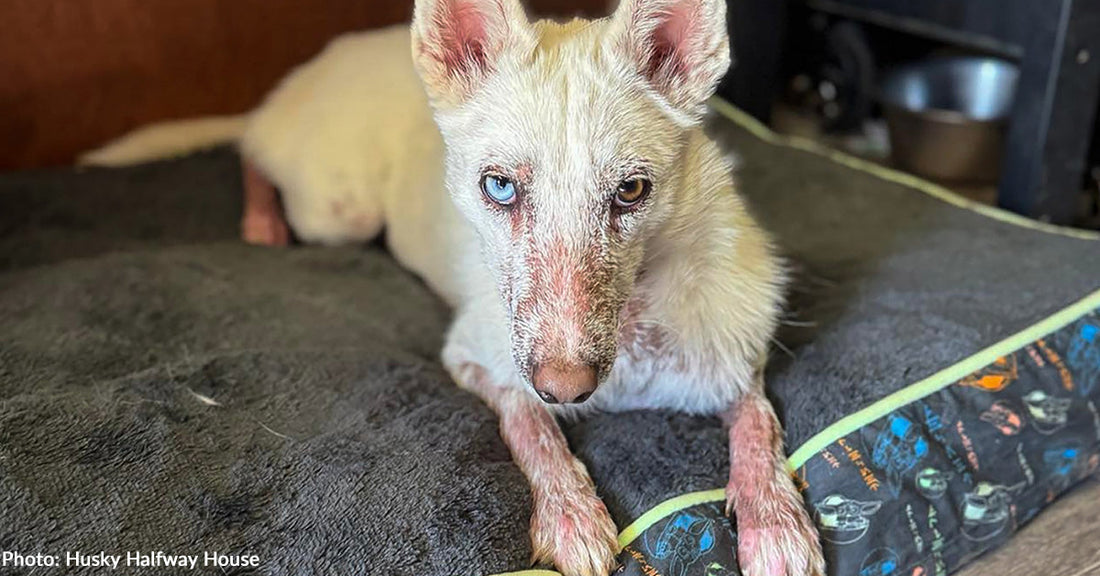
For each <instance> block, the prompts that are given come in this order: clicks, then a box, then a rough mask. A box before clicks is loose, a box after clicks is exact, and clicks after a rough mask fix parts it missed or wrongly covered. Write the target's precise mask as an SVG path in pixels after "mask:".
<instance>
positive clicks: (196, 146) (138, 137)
mask: <svg viewBox="0 0 1100 576" xmlns="http://www.w3.org/2000/svg"><path fill="white" fill-rule="evenodd" d="M247 122H248V116H246V115H239V116H210V117H207V118H195V119H191V120H175V121H170V122H158V123H156V124H150V125H148V126H143V127H141V128H138V129H137V130H134V131H133V132H130V133H129V134H126V135H125V136H122V137H120V138H118V139H117V140H112V141H110V142H108V143H107V144H104V145H103V146H101V147H99V148H96V149H95V150H91V151H89V152H85V153H83V154H81V155H80V156H79V157H78V158H77V164H81V165H85V166H129V165H132V164H140V163H142V162H151V161H153V160H161V159H165V158H173V157H176V156H183V155H184V154H187V153H190V152H194V151H196V150H202V149H204V148H212V147H214V146H217V145H219V144H226V143H229V142H236V141H238V140H240V138H241V134H242V133H244V129H245V125H246V123H247Z"/></svg>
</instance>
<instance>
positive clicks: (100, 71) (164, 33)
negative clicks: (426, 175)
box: [0, 0, 607, 170]
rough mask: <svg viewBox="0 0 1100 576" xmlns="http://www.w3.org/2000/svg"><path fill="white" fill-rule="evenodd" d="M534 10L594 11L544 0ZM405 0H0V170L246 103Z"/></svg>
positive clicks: (53, 160)
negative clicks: (331, 43)
mask: <svg viewBox="0 0 1100 576" xmlns="http://www.w3.org/2000/svg"><path fill="white" fill-rule="evenodd" d="M531 5H532V7H533V10H532V11H533V12H534V13H536V14H551V15H557V16H570V15H573V14H577V13H584V14H589V15H592V14H596V15H600V14H603V13H604V12H605V10H606V8H607V0H542V1H536V2H532V3H531ZM411 11H412V2H411V0H396V1H389V0H155V1H151V0H3V1H2V2H0V22H3V25H2V32H0V170H3V169H12V168H27V167H37V166H48V165H56V164H64V163H67V162H70V161H71V160H72V157H73V155H74V154H76V153H77V152H79V151H82V150H86V149H88V148H89V147H92V146H95V145H96V144H98V143H101V142H103V141H105V140H106V139H108V138H111V137H114V136H117V135H119V134H122V133H123V132H125V131H126V130H129V129H131V128H133V127H135V126H139V125H141V124H144V123H147V122H151V121H154V120H158V119H163V118H179V117H188V116H195V115H202V114H215V113H232V112H240V111H244V110H247V109H248V108H250V107H251V106H253V105H254V104H255V103H256V102H257V101H258V100H259V98H260V97H261V96H262V95H263V94H264V93H265V92H266V91H267V90H268V89H269V88H270V87H271V86H272V85H273V84H274V82H275V81H276V80H278V79H279V78H280V77H281V76H282V75H283V74H285V73H286V71H287V70H288V69H289V68H290V67H292V66H293V65H295V64H297V63H299V62H302V61H304V60H306V59H308V58H309V57H310V56H312V55H313V54H315V53H316V52H317V51H318V50H319V49H320V48H321V47H322V46H323V45H324V43H325V42H326V41H327V40H328V39H329V38H331V37H333V36H335V35H337V34H340V33H343V32H347V31H351V30H360V29H366V28H375V27H379V26H385V25H389V24H393V23H397V22H403V21H407V20H408V18H409V15H410V14H411Z"/></svg>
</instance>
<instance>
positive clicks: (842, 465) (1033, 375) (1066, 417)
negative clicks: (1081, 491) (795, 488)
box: [797, 311, 1100, 576]
mask: <svg viewBox="0 0 1100 576" xmlns="http://www.w3.org/2000/svg"><path fill="white" fill-rule="evenodd" d="M1098 327H1100V313H1098V312H1096V311H1094V312H1092V313H1090V314H1088V315H1086V316H1084V317H1082V318H1080V319H1078V320H1076V321H1075V322H1073V323H1072V324H1070V325H1068V326H1066V327H1064V328H1062V329H1060V330H1058V331H1056V332H1054V333H1052V334H1050V335H1048V336H1046V337H1045V338H1042V339H1039V340H1036V341H1034V342H1032V343H1030V344H1028V345H1027V346H1025V347H1024V348H1022V349H1020V350H1017V351H1015V352H1013V353H1012V354H1010V355H1007V356H1004V357H1001V358H998V359H997V360H996V361H995V362H993V363H992V364H990V365H988V366H986V367H985V368H983V369H981V370H979V371H978V372H975V373H973V374H971V375H969V376H967V377H966V378H963V379H962V380H960V381H958V382H957V383H955V384H953V385H951V386H948V387H947V388H944V389H942V390H940V391H939V392H936V393H934V394H932V395H930V396H927V397H925V398H922V399H920V400H918V401H916V402H913V403H911V404H908V405H905V406H901V407H899V408H898V409H897V410H895V411H893V412H891V413H890V414H889V415H888V416H886V417H885V418H882V419H879V420H878V421H876V422H874V423H873V424H871V425H868V426H864V427H862V428H861V429H859V430H857V431H855V432H853V433H851V434H847V435H845V436H844V437H843V438H840V439H838V440H837V441H836V442H834V443H833V444H831V445H830V446H829V447H828V448H826V449H825V450H823V451H821V452H820V453H819V454H817V455H815V456H814V457H812V458H811V459H810V460H809V461H807V462H806V464H805V465H804V466H802V467H801V468H799V470H798V471H797V476H798V477H800V478H802V479H804V486H805V490H804V492H805V494H806V496H807V500H808V502H809V503H810V506H811V508H812V509H813V511H814V518H815V520H816V521H817V524H818V528H819V530H820V533H821V537H822V540H823V541H824V543H825V549H826V553H827V555H828V558H829V561H830V563H831V565H832V567H833V568H832V570H833V573H835V574H858V575H859V576H894V575H897V576H902V575H904V576H924V575H943V574H947V573H949V572H950V571H952V570H953V569H954V568H956V567H958V566H960V565H962V564H963V563H965V562H966V561H967V560H968V559H970V558H973V557H975V556H977V555H978V554H980V553H982V552H984V551H986V550H989V549H991V548H993V547H995V546H997V545H998V544H1000V543H1001V542H1003V541H1004V540H1006V539H1007V538H1008V537H1009V536H1011V534H1012V533H1013V532H1014V531H1015V530H1016V529H1017V528H1018V527H1019V526H1020V525H1021V524H1023V523H1025V522H1027V521H1028V520H1030V519H1031V518H1032V517H1034V516H1035V515H1036V514H1037V513H1038V512H1039V510H1041V509H1042V508H1043V507H1044V506H1045V505H1046V504H1048V503H1049V502H1050V501H1052V500H1053V499H1054V498H1055V497H1057V496H1058V495H1059V494H1060V493H1062V492H1063V491H1065V490H1066V489H1067V488H1069V487H1070V486H1072V485H1073V484H1074V483H1075V482H1077V481H1078V480H1081V479H1083V478H1084V477H1085V476H1087V475H1088V474H1091V473H1093V472H1094V471H1096V469H1097V466H1098V465H1100V414H1098V412H1097V405H1098V404H1100V390H1098V388H1100V387H1098V386H1097V372H1096V369H1097V367H1098V366H1100V356H1097V352H1098V351H1100V338H1096V335H1097V332H1098Z"/></svg>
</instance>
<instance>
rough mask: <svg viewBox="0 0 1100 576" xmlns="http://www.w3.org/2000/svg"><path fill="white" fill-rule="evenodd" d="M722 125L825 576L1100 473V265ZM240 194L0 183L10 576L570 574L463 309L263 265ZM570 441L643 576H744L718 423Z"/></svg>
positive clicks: (308, 260) (948, 549) (148, 178)
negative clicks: (749, 219) (779, 307)
mask: <svg viewBox="0 0 1100 576" xmlns="http://www.w3.org/2000/svg"><path fill="white" fill-rule="evenodd" d="M715 106H716V108H718V109H719V111H720V112H722V114H721V115H717V114H716V115H715V116H714V117H713V118H712V119H711V121H710V126H709V128H710V130H711V131H712V133H713V134H714V135H715V136H716V137H717V138H719V139H720V140H721V141H722V142H723V144H724V145H726V146H728V147H729V148H730V149H731V150H734V151H736V153H737V154H738V155H739V156H740V158H741V162H740V166H741V167H740V182H741V189H742V191H743V192H744V194H746V196H748V198H749V200H750V202H751V204H752V206H753V209H754V212H755V213H756V214H757V216H758V217H759V218H760V220H761V221H762V222H763V223H764V225H765V226H766V227H768V228H769V229H770V230H772V231H773V232H774V233H775V235H776V237H777V239H778V241H779V244H780V246H781V247H782V250H783V252H784V254H785V255H786V256H787V258H788V259H789V262H790V265H791V269H792V272H793V275H794V278H795V282H794V285H793V286H792V291H791V295H790V296H791V307H790V312H789V314H788V315H787V317H786V318H785V321H784V328H783V330H782V331H781V333H780V334H779V335H778V337H777V339H776V340H777V345H776V349H775V351H774V353H773V357H772V361H771V362H770V364H769V369H768V380H769V387H770V393H771V395H772V397H773V400H774V401H775V402H776V404H777V406H778V408H779V411H780V416H781V418H782V419H783V421H784V424H785V426H786V428H787V444H788V446H789V447H790V449H791V452H792V454H791V462H790V463H791V468H792V475H793V477H794V478H795V481H796V482H798V484H799V486H800V488H801V490H802V491H803V494H804V495H805V498H806V503H807V506H808V507H809V509H810V511H811V513H812V514H813V516H814V518H815V520H816V522H817V523H818V526H819V529H820V530H821V535H822V539H823V542H824V545H825V549H826V553H827V556H828V560H829V564H830V573H831V574H834V575H849V574H852V575H855V574H858V575H860V576H889V575H895V574H896V575H903V574H904V575H906V576H915V575H932V574H937V575H939V574H946V573H949V572H951V571H953V570H955V569H956V568H958V567H960V566H962V565H963V564H965V563H966V562H967V561H968V560H970V559H972V558H974V557H975V556H976V555H978V554H980V553H982V552H984V551H986V550H989V549H991V548H993V547H996V546H997V545H999V544H1000V543H1002V542H1004V541H1005V539H1007V538H1009V537H1010V535H1011V534H1012V533H1013V532H1014V531H1015V530H1016V529H1017V528H1018V527H1019V526H1020V525H1021V524H1023V523H1024V522H1026V521H1027V520H1028V519H1030V518H1031V517H1033V516H1034V515H1035V514H1036V513H1037V512H1038V511H1039V510H1041V509H1042V507H1043V506H1045V505H1046V504H1048V503H1049V502H1050V501H1051V500H1053V499H1054V498H1055V497H1057V496H1058V495H1059V494H1061V493H1062V492H1064V491H1065V490H1067V489H1069V488H1070V487H1071V486H1072V485H1073V484H1075V483H1076V482H1077V481H1079V480H1080V479H1081V478H1083V477H1084V476H1085V475H1087V474H1088V473H1090V471H1092V470H1093V469H1094V468H1095V467H1096V465H1097V459H1098V457H1100V456H1098V454H1100V415H1098V414H1097V405H1098V404H1100V316H1098V315H1097V312H1096V310H1097V308H1100V295H1098V293H1097V290H1098V289H1100V243H1098V242H1097V241H1096V238H1094V237H1093V236H1092V235H1090V234H1088V233H1084V232H1075V231H1070V230H1065V229H1061V228H1054V227H1049V226H1044V225H1041V224H1036V223H1030V222H1028V221H1025V220H1022V219H1019V218H1016V217H1013V216H1010V215H1006V214H1004V213H1002V212H999V211H996V210H994V209H989V208H983V207H977V206H973V205H971V204H970V203H968V202H966V201H963V200H961V199H958V198H957V197H954V196H952V195H950V194H949V193H947V192H945V191H943V190H942V189H939V188H936V187H933V186H930V185H927V184H925V183H922V182H919V181H917V180H915V179H911V178H908V177H905V176H903V175H900V174H897V173H894V172H890V171H885V170H881V169H875V168H873V167H870V166H867V165H866V164H865V163H863V162H861V161H858V160H855V159H852V158H850V157H847V156H844V155H841V154H838V153H832V152H827V151H824V150H820V149H817V148H816V147H815V146H813V145H811V144H809V143H807V142H804V141H799V140H790V139H785V138H781V137H779V136H776V135H774V134H772V133H770V132H768V131H767V130H766V129H764V128H763V127H761V126H759V125H756V124H754V123H753V122H752V121H751V120H749V119H747V118H745V117H743V115H741V114H740V113H739V112H737V111H736V110H734V109H732V108H730V107H728V105H726V104H724V103H722V102H720V101H717V102H716V103H715ZM239 181H240V177H239V169H238V163H237V158H236V156H235V154H234V153H233V152H232V151H231V150H217V151H212V152H208V153H202V154H198V155H195V156H192V157H188V158H183V159H179V160H174V161H168V162H161V163H156V164H150V165H146V166H140V167H135V168H132V169H124V170H87V171H78V170H55V171H48V172H38V173H24V174H9V175H4V176H0V230H3V231H4V234H2V235H0V319H2V323H0V518H3V522H0V548H2V549H3V550H6V551H15V552H18V553H20V554H23V555H29V554H35V553H41V554H44V555H47V556H52V557H54V558H55V562H57V563H58V564H59V565H60V566H65V565H66V564H68V568H67V569H66V573H76V574H81V573H87V574H100V573H103V571H102V569H99V568H87V567H82V565H80V564H79V558H75V559H74V557H73V554H75V553H77V552H80V553H82V554H87V555H91V554H97V553H99V552H104V553H106V554H116V555H120V556H121V558H120V564H121V568H120V571H121V572H122V573H148V570H149V565H147V564H141V562H143V561H147V562H160V561H161V560H160V559H161V558H163V557H165V556H170V555H195V556H196V557H197V559H196V561H197V563H198V565H199V567H200V568H201V567H203V566H204V563H206V564H205V566H206V569H209V570H217V569H220V570H221V571H223V572H224V573H227V574H252V573H255V574H279V575H282V574H304V573H315V574H327V575H339V574H363V573H366V574H410V575H417V576H423V575H435V574H440V575H443V574H447V575H450V574H462V575H481V574H499V573H506V572H510V571H511V572H516V571H519V572H523V573H529V574H535V573H547V574H550V573H552V572H549V571H544V570H527V568H528V567H529V558H530V554H531V550H530V543H529V541H528V537H527V520H528V517H529V514H530V495H529V493H528V490H527V487H526V484H525V481H524V478H523V476H522V475H521V474H520V472H519V471H518V469H516V467H515V466H514V465H513V464H512V463H511V460H510V458H509V454H508V451H507V449H506V448H505V447H504V445H503V443H502V442H501V441H500V439H499V437H498V435H497V430H496V420H495V418H494V417H493V415H492V413H491V412H490V411H489V410H488V409H487V408H486V407H484V406H483V405H481V404H480V403H479V402H478V401H477V400H476V398H474V397H473V396H471V395H469V394H467V393H465V392H463V391H461V390H459V389H458V388H456V387H455V386H454V385H453V384H452V383H450V381H449V380H448V378H447V376H446V373H445V372H444V371H443V369H442V367H441V366H440V364H439V362H438V358H437V356H438V351H439V349H440V346H441V342H442V339H443V334H444V330H445V329H446V326H447V322H448V319H449V311H448V310H447V309H446V307H445V306H443V305H442V304H441V303H440V302H439V301H438V300H437V299H436V298H435V297H434V296H433V295H432V294H430V292H428V291H427V290H426V289H425V288H424V287H423V286H422V285H421V284H420V283H419V282H418V281H417V280H416V279H415V278H413V277H412V276H410V275H409V274H408V273H406V272H404V271H403V270H401V269H400V267H399V266H398V265H397V264H396V263H395V262H394V261H393V260H392V259H391V258H390V257H389V256H388V255H387V254H386V253H385V252H384V250H383V249H382V248H381V247H377V246H372V247H366V248H341V249H322V248H314V247H297V248H293V249H288V250H273V249H263V248H254V247H247V246H244V245H242V244H240V243H239V242H237V241H236V240H235V234H236V223H237V219H238V218H239V214H240V200H239V198H240V196H241V194H240V189H239ZM566 434H567V436H568V438H569V441H570V443H571V445H572V446H573V448H574V450H575V451H576V453H577V454H578V455H579V457H580V458H581V459H582V460H584V462H585V463H586V464H587V465H588V467H589V470H590V472H591V474H592V476H593V478H594V480H595V481H596V484H597V486H598V487H599V490H600V494H601V496H602V497H603V498H604V500H605V502H607V504H608V508H609V509H610V511H611V513H612V516H613V517H614V518H615V520H616V522H617V523H618V524H619V526H620V528H621V529H622V533H621V537H620V540H621V542H622V543H623V544H624V545H625V548H624V551H623V554H622V556H621V559H622V561H623V564H624V568H623V573H625V574H648V575H653V574H667V575H673V576H686V575H690V574H702V575H707V576H723V575H731V574H737V573H738V571H737V567H736V557H735V554H734V550H735V547H736V519H733V520H732V521H731V520H727V519H726V518H724V516H723V514H722V491H721V487H722V486H724V484H725V480H726V470H727V466H728V461H727V450H726V445H725V434H724V433H723V431H722V428H721V423H720V422H719V421H718V420H717V419H711V418H696V417H689V416H685V415H680V414H672V413H663V412H630V413H624V414H607V415H599V416H596V417H593V418H590V419H587V420H584V421H581V422H578V423H576V424H572V425H569V426H567V427H566ZM158 552H160V553H161V555H160V556H158V555H157V553H158ZM131 555H133V562H134V563H130V564H128V563H129V562H130V560H131V558H130V556H131ZM211 555H212V556H211ZM250 556H255V557H257V558H258V561H259V566H242V565H240V564H242V562H241V561H240V559H241V558H246V557H250ZM143 559H144V560H143ZM233 559H236V562H237V565H230V564H229V561H230V560H233ZM208 562H213V564H210V563H208ZM219 562H224V563H225V564H224V565H219V564H218V563H219ZM9 567H10V566H9Z"/></svg>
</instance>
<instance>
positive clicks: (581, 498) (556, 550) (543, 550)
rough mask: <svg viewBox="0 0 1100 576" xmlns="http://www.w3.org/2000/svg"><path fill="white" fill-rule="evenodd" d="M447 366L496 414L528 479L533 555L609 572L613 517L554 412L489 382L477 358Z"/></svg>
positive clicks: (601, 574)
mask: <svg viewBox="0 0 1100 576" xmlns="http://www.w3.org/2000/svg"><path fill="white" fill-rule="evenodd" d="M448 364H450V362H448ZM450 369H451V372H452V376H453V377H454V378H455V380H456V381H457V382H458V383H459V384H460V385H461V386H462V387H463V388H466V389H468V390H470V391H472V392H474V393H475V394H477V395H478V396H480V397H481V399H482V400H484V401H485V403H486V404H488V405H489V406H490V407H491V408H492V409H493V410H494V411H495V412H496V413H497V415H498V416H499V417H500V435H501V437H503V438H504V443H505V444H507V445H508V449H509V450H511V452H512V458H513V459H515V461H516V464H517V465H519V467H520V470H522V471H523V473H524V475H525V476H527V480H528V482H530V484H531V493H532V496H533V498H534V509H533V510H532V512H531V544H532V549H533V558H532V561H533V562H552V563H553V564H554V565H555V566H557V568H558V570H560V571H561V572H562V573H563V574H564V575H565V576H607V575H608V574H610V573H611V571H612V570H613V569H614V568H615V566H616V560H615V556H616V555H617V554H618V551H619V546H618V538H617V534H616V528H615V523H614V522H613V521H612V520H611V516H610V515H609V514H608V513H607V507H606V506H604V503H603V501H601V500H600V498H599V496H597V495H596V488H595V486H594V485H593V484H592V480H591V478H589V477H588V471H587V470H586V469H585V467H584V464H582V463H581V462H580V460H577V458H576V457H575V456H573V454H572V453H571V452H570V451H569V445H568V444H567V443H566V441H565V436H564V435H562V432H561V429H560V428H559V427H558V423H557V420H555V419H554V416H553V415H552V414H551V413H550V412H549V411H548V410H547V409H546V407H545V406H543V404H542V402H541V401H540V400H538V399H537V398H534V397H533V396H532V395H531V394H528V393H527V392H526V391H524V390H522V389H519V388H514V387H505V386H499V385H497V384H496V383H493V382H491V381H490V379H489V376H488V373H487V372H486V370H485V369H484V368H482V367H481V366H479V365H477V364H474V363H470V362H465V363H460V364H458V365H457V366H453V367H450Z"/></svg>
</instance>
